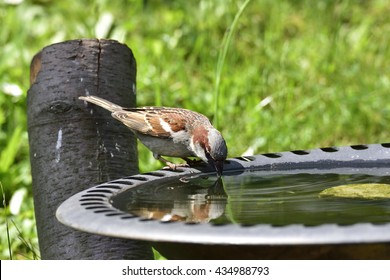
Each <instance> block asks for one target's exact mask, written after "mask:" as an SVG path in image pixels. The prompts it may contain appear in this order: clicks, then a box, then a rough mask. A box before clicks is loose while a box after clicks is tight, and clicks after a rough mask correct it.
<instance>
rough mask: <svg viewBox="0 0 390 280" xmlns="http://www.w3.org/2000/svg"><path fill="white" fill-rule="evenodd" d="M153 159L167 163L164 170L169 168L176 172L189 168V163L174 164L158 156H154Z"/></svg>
mask: <svg viewBox="0 0 390 280" xmlns="http://www.w3.org/2000/svg"><path fill="white" fill-rule="evenodd" d="M153 157H154V158H155V159H158V160H159V161H162V162H163V163H165V164H166V165H167V166H165V167H164V168H163V169H167V168H168V169H171V170H176V169H177V168H178V167H189V165H188V163H182V164H177V163H173V162H171V161H169V160H167V159H165V158H163V157H162V156H160V155H158V154H153Z"/></svg>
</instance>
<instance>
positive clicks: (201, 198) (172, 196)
mask: <svg viewBox="0 0 390 280" xmlns="http://www.w3.org/2000/svg"><path fill="white" fill-rule="evenodd" d="M159 191H161V190H159ZM226 204H227V195H226V193H225V190H224V185H223V181H222V178H221V177H219V178H217V179H216V181H215V182H213V183H212V184H211V185H210V186H209V187H205V186H204V185H202V186H200V185H197V184H190V183H188V185H187V186H186V185H184V186H183V185H182V186H181V187H175V186H171V187H170V191H165V192H162V193H160V194H159V195H157V194H156V193H154V195H153V197H150V196H149V197H148V199H146V198H141V197H140V199H136V200H133V201H132V202H131V203H129V204H128V207H129V208H128V210H129V212H131V213H132V214H135V215H137V216H140V217H143V218H146V219H153V220H160V221H164V222H175V221H181V222H186V223H208V222H210V221H211V220H214V219H217V218H218V217H220V216H222V215H223V214H224V212H225V207H226Z"/></svg>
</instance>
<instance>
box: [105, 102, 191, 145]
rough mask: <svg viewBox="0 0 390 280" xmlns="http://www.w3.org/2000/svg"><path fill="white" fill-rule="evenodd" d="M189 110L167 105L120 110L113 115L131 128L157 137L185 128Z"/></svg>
mask: <svg viewBox="0 0 390 280" xmlns="http://www.w3.org/2000/svg"><path fill="white" fill-rule="evenodd" d="M188 112H190V113H192V112H191V111H188V110H182V109H179V110H178V109H175V108H167V107H144V108H134V109H125V110H119V111H116V112H113V113H112V116H113V117H114V118H116V119H118V120H119V121H121V122H122V123H123V124H125V125H126V126H127V127H129V128H130V129H132V130H134V131H136V132H138V133H142V134H146V135H150V136H155V137H165V138H169V137H171V132H178V131H180V130H183V129H185V127H186V125H187V118H186V115H185V114H188Z"/></svg>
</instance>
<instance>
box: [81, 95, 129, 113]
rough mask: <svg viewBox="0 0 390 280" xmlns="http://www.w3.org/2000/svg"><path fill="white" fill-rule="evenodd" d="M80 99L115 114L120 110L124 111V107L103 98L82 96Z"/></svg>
mask: <svg viewBox="0 0 390 280" xmlns="http://www.w3.org/2000/svg"><path fill="white" fill-rule="evenodd" d="M79 99H81V100H84V101H87V102H90V103H93V104H95V105H98V106H100V107H102V108H104V109H106V110H108V111H110V112H115V111H118V110H122V109H123V107H121V106H119V105H116V104H114V103H112V102H110V101H108V100H105V99H103V98H100V97H97V96H94V95H89V96H80V97H79Z"/></svg>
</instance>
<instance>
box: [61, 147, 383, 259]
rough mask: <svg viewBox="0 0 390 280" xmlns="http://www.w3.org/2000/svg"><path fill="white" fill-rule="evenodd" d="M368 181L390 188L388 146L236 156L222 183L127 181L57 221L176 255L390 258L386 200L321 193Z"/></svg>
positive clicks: (107, 186)
mask: <svg viewBox="0 0 390 280" xmlns="http://www.w3.org/2000/svg"><path fill="white" fill-rule="evenodd" d="M372 183H380V184H385V185H387V184H390V145H389V144H373V145H359V146H351V147H331V148H323V149H315V150H311V151H292V152H283V153H273V154H263V155H258V156H253V157H240V158H234V159H230V160H229V161H228V162H227V163H226V164H225V172H224V176H223V178H222V179H217V177H216V176H215V175H214V173H213V172H211V170H209V169H207V167H206V166H205V167H201V168H200V169H193V168H188V169H183V170H181V171H179V172H173V171H165V170H164V171H156V172H151V173H146V174H140V175H136V176H130V177H127V178H122V179H119V180H115V181H111V182H107V183H104V184H101V185H98V186H94V187H92V188H89V189H87V190H85V191H82V192H80V193H78V194H76V195H74V196H72V197H71V198H69V199H68V200H66V201H65V202H64V203H63V204H62V205H61V206H60V207H59V209H58V211H57V218H58V219H59V220H60V221H61V222H62V223H64V224H66V225H68V226H71V227H73V228H76V229H79V230H83V231H87V232H91V233H97V234H102V235H108V236H114V237H121V238H130V239H140V240H147V241H150V242H151V243H152V244H153V246H155V247H156V248H157V249H158V250H159V251H160V252H161V253H162V254H163V255H165V256H166V257H168V258H172V259H174V258H181V259H199V258H200V259H213V258H217V259H252V258H263V259H302V258H303V259H321V258H326V259H339V258H345V259H371V258H374V259H378V258H382V259H389V258H390V243H389V242H390V199H367V198H354V199H352V198H350V199H349V198H333V197H325V196H321V192H322V191H323V190H325V189H329V188H331V187H335V186H340V185H350V184H372ZM372 188H375V185H373V187H372Z"/></svg>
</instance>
